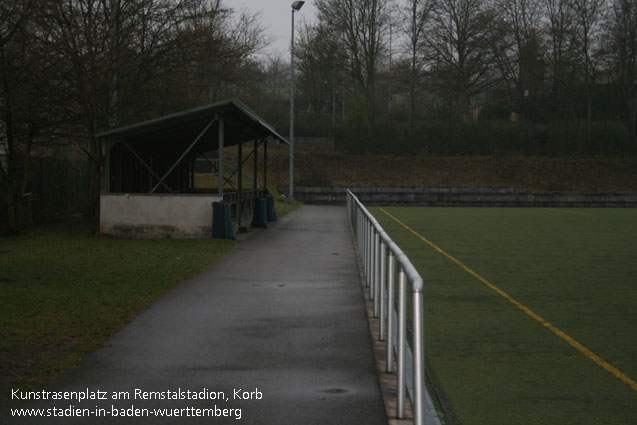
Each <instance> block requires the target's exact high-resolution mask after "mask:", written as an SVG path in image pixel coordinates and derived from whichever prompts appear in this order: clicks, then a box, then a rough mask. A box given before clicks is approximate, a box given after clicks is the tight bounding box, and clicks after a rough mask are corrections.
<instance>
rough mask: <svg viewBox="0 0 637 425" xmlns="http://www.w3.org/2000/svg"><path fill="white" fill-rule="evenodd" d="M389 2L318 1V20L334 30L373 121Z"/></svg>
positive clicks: (364, 0)
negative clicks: (339, 39) (340, 41)
mask: <svg viewBox="0 0 637 425" xmlns="http://www.w3.org/2000/svg"><path fill="white" fill-rule="evenodd" d="M390 2H391V0H317V2H316V7H317V8H318V11H319V19H320V20H321V21H323V22H325V23H326V24H327V25H328V26H329V27H331V28H332V29H333V31H336V32H337V33H338V34H339V36H340V37H341V40H342V44H343V46H344V49H345V51H346V52H347V65H348V70H349V72H350V74H351V76H352V80H353V81H354V84H355V88H356V90H357V91H359V92H362V93H363V95H364V98H365V103H366V106H367V108H366V109H367V117H368V119H369V122H370V124H371V125H372V126H373V124H374V122H375V119H376V106H375V102H376V79H377V72H378V66H379V60H380V57H381V51H382V49H383V47H384V39H383V36H384V32H385V29H386V27H387V25H388V24H389V4H390Z"/></svg>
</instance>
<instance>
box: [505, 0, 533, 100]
mask: <svg viewBox="0 0 637 425" xmlns="http://www.w3.org/2000/svg"><path fill="white" fill-rule="evenodd" d="M497 7H498V10H499V11H500V12H499V14H498V18H499V19H498V20H497V21H496V24H495V31H496V36H495V40H494V47H495V50H496V59H497V61H498V66H499V69H500V72H501V76H502V79H503V80H504V81H505V82H506V83H507V85H508V87H509V91H510V92H512V90H517V92H518V98H519V99H525V98H526V97H527V96H529V95H531V94H533V93H536V92H538V91H539V89H540V86H541V83H542V79H543V73H544V70H543V63H542V62H543V58H542V55H541V51H542V50H543V49H542V47H543V46H542V37H541V18H542V10H541V5H540V2H539V0H500V1H499V2H498V4H497Z"/></svg>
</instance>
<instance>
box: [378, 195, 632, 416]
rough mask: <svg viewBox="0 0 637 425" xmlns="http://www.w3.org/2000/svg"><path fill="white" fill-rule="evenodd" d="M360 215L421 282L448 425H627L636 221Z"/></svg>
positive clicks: (623, 217)
mask: <svg viewBox="0 0 637 425" xmlns="http://www.w3.org/2000/svg"><path fill="white" fill-rule="evenodd" d="M385 211H386V212H385ZM371 212H372V213H373V214H374V215H375V217H376V218H377V219H378V221H379V223H380V224H381V225H382V226H383V227H384V229H385V230H386V231H387V233H388V234H389V235H390V236H391V237H392V239H393V240H394V241H395V242H396V243H397V244H398V245H399V246H400V247H401V248H402V249H403V251H404V252H405V253H406V254H407V255H408V256H409V258H410V259H411V261H412V263H413V264H414V265H415V266H416V267H417V268H418V270H419V271H420V274H421V275H422V277H423V279H424V281H425V352H426V355H427V361H428V362H429V363H428V364H429V366H431V367H432V368H433V370H434V372H435V375H436V376H437V381H438V384H437V385H438V386H439V387H440V388H439V389H442V393H444V398H445V399H446V400H447V402H448V403H449V404H450V405H451V406H452V410H453V411H452V413H453V415H452V417H455V420H453V421H451V423H453V422H456V423H460V424H462V425H473V424H476V425H480V424H484V425H499V424H502V425H509V424H510V425H514V424H529V425H541V424H551V425H556V424H559V425H562V424H578V425H582V424H591V425H592V424H595V425H600V424H604V425H610V424H618V425H619V424H621V425H628V424H637V384H635V381H636V380H637V210H636V209H557V208H552V209H549V208H440V207H431V208H425V207H386V208H383V209H381V208H371ZM387 213H389V214H391V215H392V216H394V217H395V218H396V219H398V220H399V221H401V222H402V223H403V224H404V225H406V226H407V227H409V228H410V229H411V230H412V231H410V230H408V229H407V228H406V227H405V226H404V225H403V224H400V223H398V222H397V221H396V220H395V219H394V218H392V217H390V215H388V214H387ZM414 232H415V233H417V234H418V235H420V236H422V238H425V239H427V240H428V241H430V242H431V243H433V244H435V245H436V246H437V247H438V248H439V249H440V250H442V251H444V252H445V253H447V254H448V255H449V256H452V257H453V258H455V259H456V260H457V261H458V262H459V263H461V264H463V265H464V267H465V268H462V267H461V266H460V265H459V264H458V263H456V262H454V261H452V260H451V259H450V258H449V257H448V256H446V255H444V254H442V253H441V252H440V251H437V250H436V249H434V248H433V247H432V246H430V245H429V244H427V243H426V242H425V241H424V240H423V239H422V238H421V237H420V236H418V235H416V234H414ZM470 271H473V273H474V274H471V273H470ZM478 276H479V277H481V278H482V279H483V280H480V278H479V277H478ZM488 284H491V285H493V286H492V287H490V286H489V285H488ZM498 291H500V292H498ZM506 296H508V297H509V299H507V298H506ZM515 303H517V305H516V304H515ZM524 309H527V311H525V310H524ZM542 320H543V321H544V323H542ZM547 322H548V323H547ZM550 326H552V328H551V327H550ZM569 341H571V342H569ZM573 343H575V344H580V347H581V349H578V348H577V347H575V346H574V345H573ZM586 350H589V351H588V353H589V354H586V353H585V352H586ZM583 351H584V352H583ZM604 365H606V366H607V367H606V368H604V367H603V366H604ZM608 369H610V370H611V371H609V370H608Z"/></svg>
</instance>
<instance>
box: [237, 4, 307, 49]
mask: <svg viewBox="0 0 637 425" xmlns="http://www.w3.org/2000/svg"><path fill="white" fill-rule="evenodd" d="M292 2H293V0H227V1H226V4H228V5H229V6H230V5H231V6H232V7H233V8H235V9H237V10H239V9H241V8H246V9H248V10H249V11H250V12H260V14H261V22H262V24H263V26H265V27H266V34H267V35H268V36H270V37H271V38H272V40H273V41H272V44H271V45H270V47H269V48H268V50H269V51H278V52H279V54H280V55H281V56H282V57H287V56H289V52H290V24H291V22H290V20H291V17H290V14H291V10H292ZM315 15H316V8H315V7H314V5H313V2H312V1H311V0H309V1H306V2H305V4H304V5H303V8H302V9H301V10H300V11H298V12H296V14H295V16H294V20H295V21H296V23H295V27H296V30H297V34H298V28H299V27H298V26H297V25H296V24H298V23H299V22H300V21H301V20H304V19H306V20H308V22H311V21H312V20H313V19H314V17H315Z"/></svg>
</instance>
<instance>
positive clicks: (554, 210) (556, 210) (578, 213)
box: [544, 208, 588, 215]
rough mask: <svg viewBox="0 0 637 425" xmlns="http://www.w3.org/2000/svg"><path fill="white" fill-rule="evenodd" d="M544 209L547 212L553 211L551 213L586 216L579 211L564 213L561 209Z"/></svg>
mask: <svg viewBox="0 0 637 425" xmlns="http://www.w3.org/2000/svg"><path fill="white" fill-rule="evenodd" d="M544 209H545V210H548V211H553V212H561V213H563V214H577V215H588V214H586V213H583V212H579V211H566V210H562V209H559V208H544Z"/></svg>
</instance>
